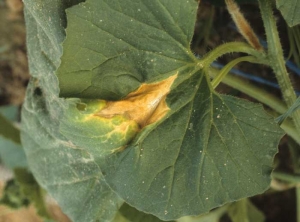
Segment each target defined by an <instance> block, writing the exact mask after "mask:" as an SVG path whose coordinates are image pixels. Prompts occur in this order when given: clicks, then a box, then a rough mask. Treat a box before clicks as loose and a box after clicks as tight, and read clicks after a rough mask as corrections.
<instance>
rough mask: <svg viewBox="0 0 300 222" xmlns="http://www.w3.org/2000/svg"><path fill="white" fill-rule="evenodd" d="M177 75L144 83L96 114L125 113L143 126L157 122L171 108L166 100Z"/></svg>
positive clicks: (109, 116)
mask: <svg viewBox="0 0 300 222" xmlns="http://www.w3.org/2000/svg"><path fill="white" fill-rule="evenodd" d="M177 75H178V73H176V74H175V75H173V76H170V77H168V78H167V79H165V80H162V81H161V82H156V83H149V84H146V83H143V84H142V85H141V86H140V87H139V88H138V89H137V90H136V91H134V92H131V93H129V94H128V95H127V96H126V97H125V98H124V99H123V100H120V101H108V102H107V105H106V107H105V108H104V109H102V110H101V111H100V112H99V113H97V114H95V115H97V116H101V117H105V118H111V117H113V116H116V115H123V116H125V117H126V118H128V119H130V120H134V121H135V122H137V123H138V124H139V125H140V127H141V128H143V127H145V126H147V125H149V124H151V123H154V122H157V121H159V120H160V119H161V118H163V117H164V116H165V115H166V113H167V112H168V111H169V110H170V108H169V107H168V105H167V103H166V101H165V100H166V96H167V95H168V93H169V92H170V89H171V86H172V84H173V82H174V80H175V79H176V78H177Z"/></svg>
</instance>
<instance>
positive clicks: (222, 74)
mask: <svg viewBox="0 0 300 222" xmlns="http://www.w3.org/2000/svg"><path fill="white" fill-rule="evenodd" d="M240 62H252V63H258V64H265V63H266V62H265V61H263V60H259V59H257V58H255V57H254V56H244V57H239V58H237V59H235V60H233V61H231V62H229V63H228V64H227V65H226V66H224V67H223V68H222V69H221V70H220V73H219V75H218V76H217V77H216V78H214V79H213V81H212V82H211V84H212V87H213V88H214V89H215V88H216V87H217V86H218V85H219V84H220V83H221V82H222V80H223V79H224V77H225V76H226V75H227V74H228V73H229V72H230V70H231V69H232V68H233V67H234V66H236V65H237V64H238V63H240Z"/></svg>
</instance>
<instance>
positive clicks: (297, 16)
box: [276, 0, 300, 27]
mask: <svg viewBox="0 0 300 222" xmlns="http://www.w3.org/2000/svg"><path fill="white" fill-rule="evenodd" d="M276 7H277V9H279V11H280V12H281V14H282V16H283V17H284V19H285V21H286V23H287V24H288V25H289V26H290V27H293V26H295V25H299V24H300V13H299V11H300V1H298V0H289V1H285V0H276Z"/></svg>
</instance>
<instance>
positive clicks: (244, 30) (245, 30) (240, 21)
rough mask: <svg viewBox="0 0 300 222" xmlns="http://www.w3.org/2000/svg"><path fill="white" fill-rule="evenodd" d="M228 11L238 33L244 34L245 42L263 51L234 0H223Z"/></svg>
mask: <svg viewBox="0 0 300 222" xmlns="http://www.w3.org/2000/svg"><path fill="white" fill-rule="evenodd" d="M225 2H226V5H227V9H228V12H229V13H230V15H231V17H232V19H233V21H234V23H235V24H236V26H237V28H238V29H239V31H240V33H241V34H242V35H243V36H244V38H245V39H246V40H247V42H248V43H249V44H250V45H251V46H252V47H253V48H255V49H256V50H258V51H263V47H262V46H261V44H260V43H259V40H258V38H257V36H256V34H255V33H254V31H253V29H252V28H251V26H250V24H249V23H248V21H247V20H246V19H245V17H244V15H243V14H242V13H241V11H240V8H239V6H238V5H237V4H236V3H235V1H234V0H225Z"/></svg>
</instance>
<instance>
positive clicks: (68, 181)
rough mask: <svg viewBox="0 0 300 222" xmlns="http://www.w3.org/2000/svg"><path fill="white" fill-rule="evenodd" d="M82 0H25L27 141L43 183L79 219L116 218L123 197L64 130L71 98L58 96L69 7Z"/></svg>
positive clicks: (28, 152)
mask: <svg viewBox="0 0 300 222" xmlns="http://www.w3.org/2000/svg"><path fill="white" fill-rule="evenodd" d="M79 2H80V0H73V1H70V0H39V1H35V0H26V1H24V3H25V18H26V25H27V48H28V56H29V65H30V72H31V75H32V76H33V78H32V79H31V81H30V83H29V86H28V90H27V96H26V101H25V103H24V106H23V109H22V133H21V138H22V144H23V146H24V149H25V152H26V156H27V157H28V164H29V166H30V169H31V170H32V173H33V175H34V177H35V178H36V180H37V181H38V183H39V184H40V185H41V186H42V187H43V188H44V189H46V190H47V192H48V193H49V194H50V195H51V196H52V197H53V198H54V199H55V200H56V201H57V202H58V204H59V205H60V207H61V208H62V210H63V211H64V213H66V214H67V215H68V216H69V217H70V218H71V219H72V221H74V222H83V221H101V222H102V221H103V222H108V221H111V220H112V219H113V218H114V216H115V214H116V213H117V211H118V208H119V206H120V205H121V204H122V203H123V200H122V199H120V198H119V197H118V195H117V194H115V193H114V192H113V191H112V190H111V189H110V188H109V187H108V185H107V184H106V183H105V181H104V179H103V176H102V174H101V171H100V169H99V167H98V166H97V164H96V163H95V160H94V157H93V156H91V155H90V154H89V153H88V152H87V151H86V150H84V149H82V148H81V147H78V146H76V145H74V144H73V143H72V141H69V140H68V139H66V138H65V137H64V136H63V135H61V134H60V133H59V119H60V118H61V115H62V113H63V110H64V108H65V107H66V106H67V102H66V101H65V100H63V99H59V98H58V92H59V89H58V81H57V78H56V76H55V74H54V72H55V70H56V69H57V67H58V65H59V63H60V60H59V58H60V56H61V54H62V48H61V43H62V41H63V39H64V27H65V24H66V20H65V9H66V8H67V7H69V6H71V5H74V4H77V3H79Z"/></svg>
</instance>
